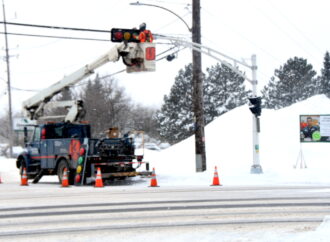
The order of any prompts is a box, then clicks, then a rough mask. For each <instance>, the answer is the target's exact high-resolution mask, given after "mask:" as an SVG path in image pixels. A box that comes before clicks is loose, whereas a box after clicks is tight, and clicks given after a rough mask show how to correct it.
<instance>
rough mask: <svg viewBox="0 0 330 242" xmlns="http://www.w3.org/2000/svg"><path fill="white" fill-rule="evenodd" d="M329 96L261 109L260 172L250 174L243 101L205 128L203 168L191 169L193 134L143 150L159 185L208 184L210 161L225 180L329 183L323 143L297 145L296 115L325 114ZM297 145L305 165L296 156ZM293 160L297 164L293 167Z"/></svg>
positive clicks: (247, 115)
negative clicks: (166, 145) (161, 147)
mask: <svg viewBox="0 0 330 242" xmlns="http://www.w3.org/2000/svg"><path fill="white" fill-rule="evenodd" d="M329 107H330V99H328V98H327V97H326V96H324V95H319V96H314V97H312V98H309V99H307V100H305V101H302V102H300V103H297V104H294V105H292V106H290V107H287V108H283V109H280V110H263V113H262V116H261V133H260V162H261V166H262V168H263V171H264V173H263V174H260V175H254V174H250V168H251V165H252V155H253V154H252V117H251V113H250V110H249V108H248V106H247V105H244V106H241V107H238V108H236V109H234V110H232V111H230V112H228V113H226V114H224V115H222V116H220V117H219V118H218V119H216V120H214V121H213V122H212V123H210V124H209V125H208V126H207V127H206V129H205V132H206V135H205V136H206V153H207V171H206V172H203V173H196V172H195V148H194V137H190V138H188V139H186V140H184V141H182V142H180V143H178V144H176V145H173V146H172V147H170V148H168V149H166V150H164V151H161V152H150V151H146V154H145V157H146V160H148V161H151V165H152V166H154V167H155V168H156V173H157V175H158V179H160V181H161V183H162V184H163V185H204V184H210V182H211V180H212V177H213V172H214V166H217V167H218V172H219V176H220V180H221V181H222V183H224V184H227V185H258V184H260V185H266V184H268V185H278V184H324V185H326V184H330V176H329V174H330V162H329V152H328V149H329V143H318V144H315V143H312V144H306V143H304V144H300V141H299V115H301V114H329ZM300 147H301V148H302V151H303V155H304V158H305V160H306V163H307V169H300V161H299V160H297V158H298V155H299V151H300ZM297 161H298V166H297V168H298V169H294V168H293V167H294V166H295V164H296V162H297Z"/></svg>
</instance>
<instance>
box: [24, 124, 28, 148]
mask: <svg viewBox="0 0 330 242" xmlns="http://www.w3.org/2000/svg"><path fill="white" fill-rule="evenodd" d="M27 142H28V130H27V127H24V144H25V145H26V143H27Z"/></svg>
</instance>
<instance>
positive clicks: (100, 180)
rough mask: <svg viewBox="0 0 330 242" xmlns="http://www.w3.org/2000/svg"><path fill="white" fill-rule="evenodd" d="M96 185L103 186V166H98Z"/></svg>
mask: <svg viewBox="0 0 330 242" xmlns="http://www.w3.org/2000/svg"><path fill="white" fill-rule="evenodd" d="M94 187H103V181H102V175H101V168H100V167H98V168H97V174H96V180H95V186H94Z"/></svg>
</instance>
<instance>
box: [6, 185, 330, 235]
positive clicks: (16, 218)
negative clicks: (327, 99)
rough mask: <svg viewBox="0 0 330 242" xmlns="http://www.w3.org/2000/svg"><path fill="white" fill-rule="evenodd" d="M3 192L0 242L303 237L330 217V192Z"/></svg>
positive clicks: (133, 188)
mask: <svg viewBox="0 0 330 242" xmlns="http://www.w3.org/2000/svg"><path fill="white" fill-rule="evenodd" d="M0 188H1V196H0V202H1V203H0V204H1V207H0V240H1V241H6V240H8V241H23V240H24V241H43V240H46V239H47V241H52V240H53V241H102V240H109V238H112V239H113V240H116V241H134V238H135V239H136V238H140V240H142V239H143V240H146V241H154V240H153V239H152V238H161V239H164V241H167V240H166V238H168V239H169V240H172V239H173V238H176V235H182V234H183V233H185V234H189V233H192V234H194V233H197V232H196V231H198V233H197V234H198V235H202V234H203V233H206V234H210V233H212V232H219V231H224V232H226V233H235V234H244V233H250V234H251V233H253V231H255V232H256V233H260V232H262V231H265V232H267V231H272V232H274V233H276V232H280V233H284V232H285V233H299V232H305V231H312V230H314V229H315V228H316V227H317V226H319V225H320V224H321V223H322V221H323V220H324V218H325V217H326V216H328V215H330V187H328V186H272V187H261V186H257V187H252V186H249V187H242V186H230V187H227V186H218V187H211V186H210V187H202V186H194V187H148V186H147V184H146V186H145V187H144V186H141V184H132V185H125V184H124V185H114V186H111V185H108V186H106V187H104V188H94V187H90V186H85V187H74V186H72V187H69V188H61V187H60V186H59V185H58V184H56V183H39V184H32V185H29V186H28V187H23V186H19V185H18V184H1V185H0ZM105 238H107V239H105ZM146 238H149V239H150V240H148V239H146ZM171 238H172V239H171ZM183 238H186V237H183ZM194 238H195V239H196V241H198V240H199V238H196V237H193V238H192V239H190V240H192V241H194ZM183 240H185V239H183ZM206 241H208V240H206ZM228 241H231V240H228ZM237 241H239V240H237Z"/></svg>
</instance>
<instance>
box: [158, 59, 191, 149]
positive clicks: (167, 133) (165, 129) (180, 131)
mask: <svg viewBox="0 0 330 242" xmlns="http://www.w3.org/2000/svg"><path fill="white" fill-rule="evenodd" d="M192 95H193V85H192V64H189V65H188V66H185V68H184V69H181V70H180V71H179V73H178V75H177V76H176V77H175V82H174V85H173V86H172V88H171V91H170V94H169V95H168V96H167V95H165V97H164V104H163V105H162V107H161V110H160V111H159V112H157V114H156V120H157V122H158V124H159V133H160V136H161V137H162V138H163V139H164V140H166V141H168V142H170V143H176V142H178V141H180V140H183V139H184V138H187V137H189V136H190V135H192V134H193V132H194V122H193V102H192Z"/></svg>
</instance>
